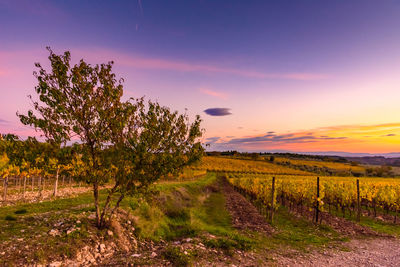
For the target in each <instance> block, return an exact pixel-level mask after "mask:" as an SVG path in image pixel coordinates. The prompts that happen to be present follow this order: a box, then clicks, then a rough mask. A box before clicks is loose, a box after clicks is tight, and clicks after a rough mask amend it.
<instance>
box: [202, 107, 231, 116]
mask: <svg viewBox="0 0 400 267" xmlns="http://www.w3.org/2000/svg"><path fill="white" fill-rule="evenodd" d="M204 112H205V113H206V114H207V115H210V116H227V115H231V114H232V113H231V112H230V108H209V109H206V110H204Z"/></svg>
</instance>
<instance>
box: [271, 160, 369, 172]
mask: <svg viewBox="0 0 400 267" xmlns="http://www.w3.org/2000/svg"><path fill="white" fill-rule="evenodd" d="M274 162H276V163H278V164H282V165H288V166H293V167H303V168H304V169H310V170H313V169H315V170H317V171H321V172H332V173H342V174H344V175H350V174H358V175H365V173H366V169H365V167H363V166H354V165H352V164H350V163H340V162H331V161H322V160H305V159H304V160H301V159H291V158H285V157H275V160H274Z"/></svg>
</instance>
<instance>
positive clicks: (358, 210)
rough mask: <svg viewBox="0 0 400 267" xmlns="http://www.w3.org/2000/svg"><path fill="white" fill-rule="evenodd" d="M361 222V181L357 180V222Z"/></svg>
mask: <svg viewBox="0 0 400 267" xmlns="http://www.w3.org/2000/svg"><path fill="white" fill-rule="evenodd" d="M360 220H361V201H360V179H357V222H359V221H360Z"/></svg>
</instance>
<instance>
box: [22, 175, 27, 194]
mask: <svg viewBox="0 0 400 267" xmlns="http://www.w3.org/2000/svg"><path fill="white" fill-rule="evenodd" d="M25 192H26V175H24V192H23V195H22V197H23V198H24V199H25Z"/></svg>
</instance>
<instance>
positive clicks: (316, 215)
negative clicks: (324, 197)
mask: <svg viewBox="0 0 400 267" xmlns="http://www.w3.org/2000/svg"><path fill="white" fill-rule="evenodd" d="M318 217H319V177H317V203H316V205H315V222H316V223H318Z"/></svg>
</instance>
